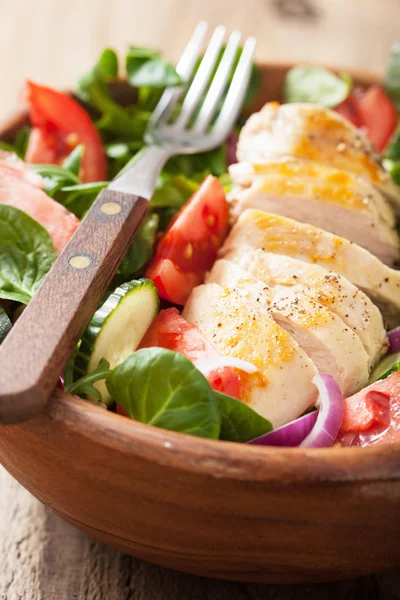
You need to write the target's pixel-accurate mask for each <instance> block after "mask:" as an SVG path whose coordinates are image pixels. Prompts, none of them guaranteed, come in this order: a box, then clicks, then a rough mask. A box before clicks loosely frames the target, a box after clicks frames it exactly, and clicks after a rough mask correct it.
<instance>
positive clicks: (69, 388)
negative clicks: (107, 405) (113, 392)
mask: <svg viewBox="0 0 400 600" xmlns="http://www.w3.org/2000/svg"><path fill="white" fill-rule="evenodd" d="M110 373H111V371H110V364H109V362H108V361H106V360H105V359H104V358H102V359H101V361H100V362H99V364H98V365H97V368H96V369H94V370H93V371H92V372H91V373H89V374H88V375H84V376H83V377H80V379H77V380H76V381H68V382H67V381H66V380H64V390H65V391H66V392H67V393H68V394H74V395H76V396H91V397H93V398H96V400H98V401H99V402H101V400H102V398H101V394H100V392H99V390H97V389H96V388H95V387H94V386H93V384H94V383H96V381H101V380H103V379H107V377H108V376H109V375H110Z"/></svg>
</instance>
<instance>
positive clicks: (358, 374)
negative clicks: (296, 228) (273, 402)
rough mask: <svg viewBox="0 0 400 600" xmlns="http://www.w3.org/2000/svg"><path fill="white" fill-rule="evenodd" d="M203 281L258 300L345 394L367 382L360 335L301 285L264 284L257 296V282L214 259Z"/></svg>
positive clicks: (367, 368)
mask: <svg viewBox="0 0 400 600" xmlns="http://www.w3.org/2000/svg"><path fill="white" fill-rule="evenodd" d="M207 282H208V283H217V284H218V285H220V286H221V287H223V288H228V289H232V290H235V291H236V292H238V293H240V295H241V296H242V297H243V299H244V300H245V301H251V302H253V303H262V306H263V307H265V308H267V310H268V312H269V313H270V314H271V316H272V318H273V319H274V321H276V323H278V325H280V326H281V327H282V328H283V329H285V331H287V332H288V333H290V335H291V336H292V337H293V338H294V339H295V340H296V342H297V343H298V344H299V346H301V348H303V350H304V351H305V352H306V353H307V354H308V356H309V357H310V358H311V360H312V361H313V363H314V364H315V366H316V367H317V369H318V371H319V372H320V373H328V374H329V375H332V377H333V378H334V379H335V381H336V382H337V384H338V385H339V387H340V389H341V390H342V392H343V394H344V395H345V396H350V395H351V394H353V393H354V392H355V391H356V390H359V389H360V388H361V387H363V386H365V385H366V384H367V382H368V377H369V372H370V361H369V357H368V354H367V353H366V351H365V350H364V347H363V345H362V343H361V340H360V338H359V337H358V335H357V334H355V333H354V331H352V330H351V329H350V328H349V327H347V326H346V325H345V324H344V322H343V321H342V319H341V318H340V317H338V316H337V315H336V314H335V313H333V312H332V311H330V310H329V308H326V306H323V305H322V304H320V303H318V302H315V301H314V300H311V299H310V298H308V297H307V296H305V295H304V294H303V291H302V286H301V285H298V286H295V287H286V288H285V287H283V286H279V285H278V286H276V287H270V288H269V287H266V286H264V292H265V293H264V294H263V295H262V296H261V297H260V294H259V289H260V282H259V281H258V280H257V279H255V277H253V276H252V275H250V274H249V273H247V272H246V271H244V270H243V269H242V268H241V267H239V266H238V265H236V264H235V263H233V262H231V261H229V260H218V261H217V262H216V263H215V264H214V267H213V269H212V271H211V272H210V273H209V275H208V278H207Z"/></svg>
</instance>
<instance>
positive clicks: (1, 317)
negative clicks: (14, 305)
mask: <svg viewBox="0 0 400 600" xmlns="http://www.w3.org/2000/svg"><path fill="white" fill-rule="evenodd" d="M11 326H12V324H11V321H10V319H9V318H8V316H7V313H6V311H5V310H4V308H3V307H2V306H0V344H1V342H2V341H3V340H4V338H5V337H6V335H7V333H8V332H9V331H10V329H11Z"/></svg>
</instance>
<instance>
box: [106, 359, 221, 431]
mask: <svg viewBox="0 0 400 600" xmlns="http://www.w3.org/2000/svg"><path fill="white" fill-rule="evenodd" d="M107 388H108V391H109V392H110V394H111V395H112V397H113V398H114V400H115V401H116V402H118V404H120V405H121V406H122V407H123V408H124V409H125V410H126V412H127V413H128V415H129V416H130V417H131V418H134V419H136V420H137V421H141V422H142V423H148V424H149V425H154V426H155V427H163V428H164V429H170V430H172V431H179V432H182V433H190V434H191V435H196V436H201V437H207V438H213V439H217V438H218V435H219V431H220V424H221V420H220V415H219V412H218V410H217V407H216V405H215V401H214V397H213V393H212V390H211V387H210V385H209V383H208V381H207V379H206V378H205V377H204V375H202V374H201V373H200V371H198V370H197V369H196V367H195V366H194V365H193V364H192V363H191V362H190V360H188V359H187V358H185V357H184V356H182V355H181V354H178V353H176V352H172V351H171V350H165V349H164V348H143V349H142V350H138V351H136V352H134V353H133V354H131V355H130V356H129V357H128V358H127V359H126V360H125V362H124V363H122V364H121V365H118V366H117V367H116V368H115V369H114V371H113V372H112V373H111V375H110V376H109V377H108V379H107Z"/></svg>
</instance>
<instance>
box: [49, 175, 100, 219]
mask: <svg viewBox="0 0 400 600" xmlns="http://www.w3.org/2000/svg"><path fill="white" fill-rule="evenodd" d="M107 185H108V182H107V181H96V182H94V183H78V184H76V185H66V186H64V187H62V188H61V189H60V190H59V192H58V194H57V195H56V197H55V199H56V200H58V201H59V202H60V203H61V204H63V205H64V206H65V208H68V210H69V211H70V212H72V213H74V215H76V216H77V217H78V219H82V218H83V217H84V216H85V214H86V212H87V211H88V210H89V208H90V207H91V206H92V204H93V202H94V201H95V199H96V197H97V196H98V194H99V193H100V192H101V190H102V189H103V188H105V187H107Z"/></svg>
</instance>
